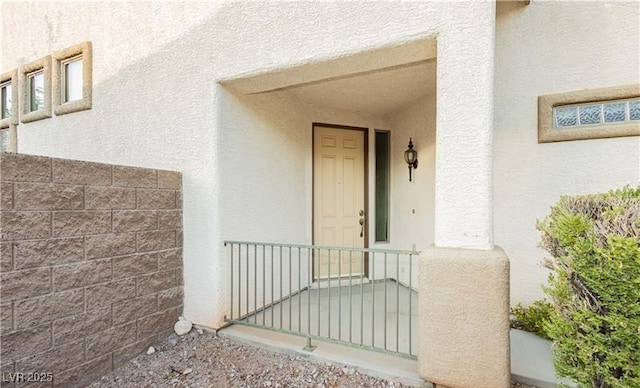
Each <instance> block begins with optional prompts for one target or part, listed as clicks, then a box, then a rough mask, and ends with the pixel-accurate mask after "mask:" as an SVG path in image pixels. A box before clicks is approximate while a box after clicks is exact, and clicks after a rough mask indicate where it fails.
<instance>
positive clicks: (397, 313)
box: [224, 241, 419, 358]
mask: <svg viewBox="0 0 640 388" xmlns="http://www.w3.org/2000/svg"><path fill="white" fill-rule="evenodd" d="M224 244H225V246H226V247H228V249H229V258H230V266H231V270H230V274H231V279H230V297H231V301H230V302H231V304H230V309H229V310H230V312H229V315H228V316H226V317H225V320H226V321H227V322H229V323H237V324H243V325H248V326H254V327H260V328H265V329H269V330H274V331H279V332H285V333H289V334H295V335H300V336H303V337H306V338H307V348H308V349H309V350H311V349H312V346H311V339H320V340H324V341H330V342H336V343H341V344H346V345H351V346H355V347H359V348H364V349H370V350H376V351H382V352H386V353H395V354H398V355H401V356H404V357H409V358H415V357H416V356H415V353H414V351H415V349H416V340H417V338H416V334H417V299H418V298H417V291H416V290H415V289H414V285H415V284H417V278H414V277H415V276H417V271H414V268H415V269H417V263H416V260H417V255H418V254H419V252H416V251H410V250H386V249H367V248H364V249H363V248H348V247H327V246H315V245H299V244H275V243H263V242H248V241H225V242H224Z"/></svg>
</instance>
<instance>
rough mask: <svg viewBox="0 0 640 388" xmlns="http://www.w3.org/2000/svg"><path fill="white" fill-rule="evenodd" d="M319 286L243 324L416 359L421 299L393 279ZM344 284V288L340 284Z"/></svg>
mask: <svg viewBox="0 0 640 388" xmlns="http://www.w3.org/2000/svg"><path fill="white" fill-rule="evenodd" d="M331 283H332V284H329V282H327V281H322V282H320V283H314V284H313V285H312V286H311V287H310V288H305V289H303V290H301V291H300V292H298V293H295V294H293V295H292V296H290V297H288V298H285V299H283V300H282V301H280V302H278V303H275V304H273V305H271V306H268V307H266V308H264V309H261V310H259V311H257V312H255V313H251V314H249V315H248V316H246V317H244V318H243V319H240V320H239V321H240V322H241V323H242V324H248V325H252V326H260V327H263V328H266V329H270V330H273V331H279V332H288V333H289V334H295V335H299V336H303V337H309V338H313V339H314V341H313V344H314V345H315V344H317V341H315V339H316V338H321V339H323V340H327V341H332V342H338V343H342V344H347V345H351V346H353V347H356V348H364V349H369V350H376V351H380V352H387V353H397V354H399V355H401V356H404V357H407V358H415V357H416V352H417V334H418V333H417V328H418V293H417V292H416V291H415V290H410V289H409V288H408V287H406V286H404V285H402V284H399V283H398V282H396V281H395V280H393V279H387V280H376V281H373V282H369V281H368V280H366V279H365V280H364V281H363V282H359V281H358V282H356V281H352V282H349V281H344V280H343V281H342V282H340V283H339V282H338V281H337V280H333V281H332V282H331ZM338 283H339V284H338Z"/></svg>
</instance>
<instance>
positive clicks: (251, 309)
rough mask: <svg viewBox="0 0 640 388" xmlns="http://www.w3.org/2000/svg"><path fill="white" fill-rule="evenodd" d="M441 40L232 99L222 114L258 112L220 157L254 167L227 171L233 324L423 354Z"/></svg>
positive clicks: (230, 135) (241, 119)
mask: <svg viewBox="0 0 640 388" xmlns="http://www.w3.org/2000/svg"><path fill="white" fill-rule="evenodd" d="M433 43H434V42H433V41H432V40H423V41H419V42H412V43H410V44H407V45H405V46H401V47H394V48H389V49H386V50H380V51H377V52H370V53H367V54H366V56H367V57H368V60H367V61H364V60H362V62H360V63H361V64H362V65H363V66H364V67H363V68H360V69H355V68H354V69H352V70H353V72H352V73H350V74H348V75H343V76H336V77H329V78H328V79H324V80H319V81H317V82H315V81H314V82H308V83H301V84H297V85H289V86H286V87H283V88H277V89H276V90H269V91H263V92H258V93H253V92H249V94H232V95H230V96H229V97H230V98H229V100H227V102H228V103H235V104H237V105H233V106H230V107H228V109H225V110H228V111H235V110H237V109H242V110H243V111H245V112H252V115H251V116H250V117H249V118H247V117H245V116H236V117H234V119H235V120H236V121H234V122H229V125H230V126H231V127H230V128H229V129H228V130H226V131H224V132H223V133H222V134H221V136H223V137H224V139H225V141H224V143H225V144H226V145H225V150H226V149H227V148H226V147H230V149H231V150H236V151H237V154H242V155H251V156H252V157H254V158H255V160H256V163H255V164H253V165H251V166H250V168H247V169H246V170H241V171H243V172H242V173H240V174H238V173H232V171H229V172H228V174H229V175H228V176H229V180H228V181H227V185H226V187H232V188H234V192H235V193H236V195H233V196H230V195H229V196H226V197H225V198H224V203H225V204H226V205H227V206H228V205H229V204H233V205H232V206H233V208H234V209H236V212H234V214H230V218H229V222H230V223H231V224H229V223H226V224H225V231H226V232H227V238H225V243H226V249H225V251H224V258H225V260H227V263H229V268H230V277H229V279H230V281H229V286H230V287H229V299H228V300H229V306H230V308H229V311H228V313H227V314H226V320H227V322H232V323H241V324H244V325H250V326H258V327H261V328H266V329H269V330H275V331H282V332H287V333H292V334H296V335H300V336H304V337H306V338H309V339H313V340H314V343H315V339H323V340H328V341H332V342H338V343H341V344H346V345H351V346H355V347H359V348H363V349H370V350H376V351H381V352H387V353H394V354H397V355H402V356H404V357H409V358H415V357H416V355H417V349H418V348H417V344H418V337H419V336H418V329H417V327H418V315H417V308H418V292H419V289H418V288H419V287H418V282H417V275H418V255H419V252H420V250H422V249H424V248H426V247H428V246H429V245H430V244H432V243H433V233H434V228H433V225H434V182H435V174H434V172H435V163H434V161H435V137H436V136H435V121H436V109H435V105H436V82H435V80H436V67H437V62H436V60H435V58H434V55H435V51H434V49H435V47H434V45H433ZM363 56H364V55H363ZM362 59H364V58H362ZM374 63H375V64H377V66H379V67H378V68H374V69H372V68H367V66H370V65H371V64H374ZM344 64H345V66H347V68H348V67H349V66H351V65H352V64H351V63H350V61H345V62H344ZM347 68H345V69H347ZM236 86H237V85H236ZM254 86H255V85H254ZM248 128H250V129H248ZM243 136H247V137H246V138H244V139H245V140H244V141H239V140H238V137H243ZM409 138H412V139H413V142H414V144H415V146H416V150H417V151H418V154H419V159H420V168H419V169H418V170H415V171H414V172H413V179H412V181H409V174H408V171H407V163H406V162H405V160H404V152H405V150H406V149H407V146H408V145H407V143H408V141H409ZM235 155H236V153H232V154H231V153H230V154H229V156H230V157H231V156H235ZM240 160H242V158H238V161H240ZM226 171H227V170H223V173H225V172H226ZM245 173H246V175H245ZM245 188H246V189H245ZM240 198H244V200H243V201H240ZM254 204H265V205H266V204H268V206H264V205H263V206H254ZM236 222H237V223H238V224H237V225H236V224H235V223H236ZM232 232H233V233H232Z"/></svg>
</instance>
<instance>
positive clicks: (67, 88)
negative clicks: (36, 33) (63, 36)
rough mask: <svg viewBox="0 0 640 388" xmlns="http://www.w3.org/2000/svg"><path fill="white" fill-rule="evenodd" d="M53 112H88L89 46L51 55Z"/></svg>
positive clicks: (83, 45)
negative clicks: (52, 60) (52, 61)
mask: <svg viewBox="0 0 640 388" xmlns="http://www.w3.org/2000/svg"><path fill="white" fill-rule="evenodd" d="M53 59H54V65H53V66H54V71H53V88H54V90H53V106H54V107H53V110H54V112H55V114H56V115H63V114H67V113H72V112H78V111H82V110H87V109H91V98H92V63H91V61H92V52H91V42H84V43H81V44H78V45H75V46H72V47H69V48H66V49H64V50H61V51H58V52H57V53H55V54H53Z"/></svg>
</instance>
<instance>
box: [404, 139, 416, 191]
mask: <svg viewBox="0 0 640 388" xmlns="http://www.w3.org/2000/svg"><path fill="white" fill-rule="evenodd" d="M404 161H405V162H407V164H408V165H409V182H411V170H412V169H414V168H418V151H416V150H414V149H413V140H412V139H411V138H409V148H407V150H406V151H404Z"/></svg>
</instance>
